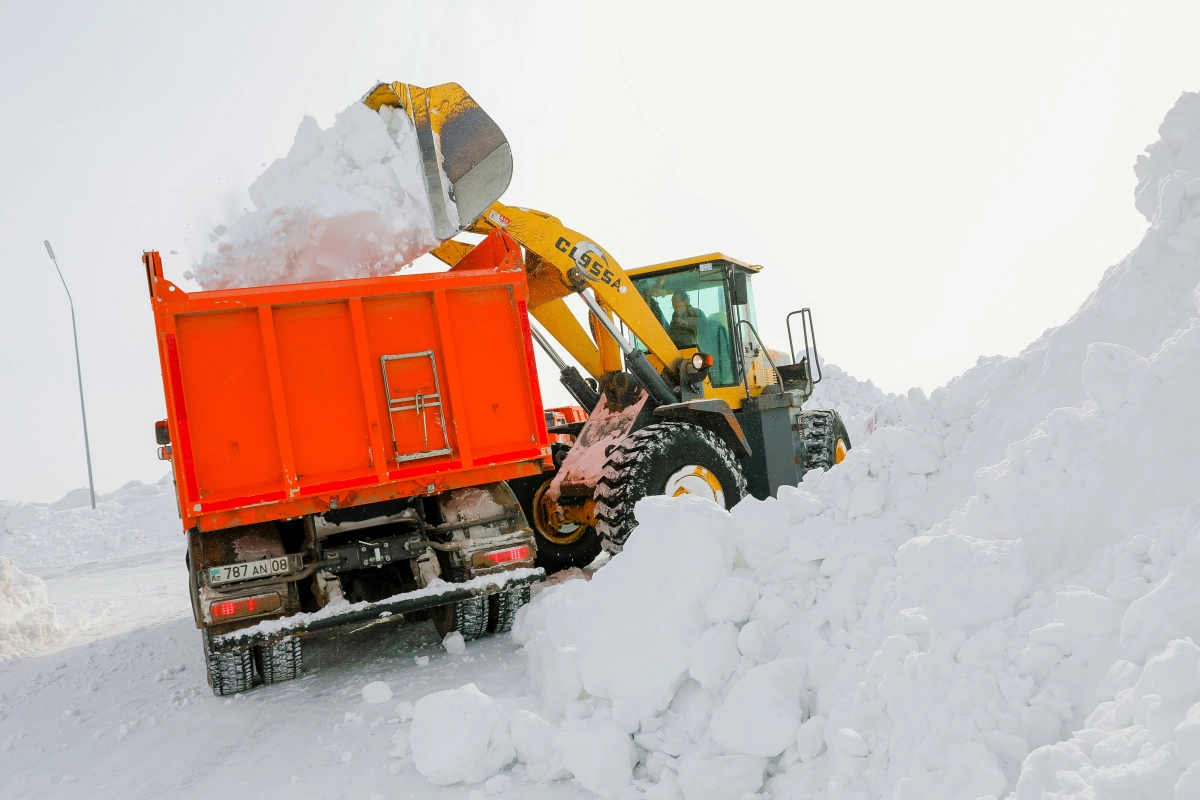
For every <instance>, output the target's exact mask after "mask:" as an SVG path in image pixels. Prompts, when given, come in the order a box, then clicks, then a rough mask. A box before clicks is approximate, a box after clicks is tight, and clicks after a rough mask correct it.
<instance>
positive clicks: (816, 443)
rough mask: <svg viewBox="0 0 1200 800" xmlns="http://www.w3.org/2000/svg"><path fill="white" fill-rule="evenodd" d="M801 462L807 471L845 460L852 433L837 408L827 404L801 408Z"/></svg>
mask: <svg viewBox="0 0 1200 800" xmlns="http://www.w3.org/2000/svg"><path fill="white" fill-rule="evenodd" d="M800 449H801V454H800V462H801V466H803V467H804V471H805V472H808V471H809V470H810V469H829V468H830V467H832V466H834V465H835V464H840V463H842V459H844V458H845V457H846V453H847V452H848V451H849V450H850V435H849V434H848V433H846V425H845V424H844V423H843V422H842V418H841V416H840V415H838V413H837V412H836V411H831V410H829V409H824V408H814V409H812V410H807V411H801V412H800Z"/></svg>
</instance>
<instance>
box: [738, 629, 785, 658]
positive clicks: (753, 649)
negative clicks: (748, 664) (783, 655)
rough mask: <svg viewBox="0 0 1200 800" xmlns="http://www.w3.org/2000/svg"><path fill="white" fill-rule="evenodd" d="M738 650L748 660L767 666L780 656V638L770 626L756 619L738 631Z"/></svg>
mask: <svg viewBox="0 0 1200 800" xmlns="http://www.w3.org/2000/svg"><path fill="white" fill-rule="evenodd" d="M737 648H738V652H740V653H741V654H742V655H744V656H745V657H746V658H748V659H750V660H752V661H756V662H758V663H759V664H765V663H767V662H768V661H773V660H774V659H775V657H776V656H777V655H779V638H778V637H777V636H776V635H775V631H774V630H772V629H771V626H770V625H768V624H767V623H765V622H763V621H762V620H757V619H756V620H754V621H752V622H747V623H746V624H745V625H743V626H742V629H741V630H740V631H738V637H737Z"/></svg>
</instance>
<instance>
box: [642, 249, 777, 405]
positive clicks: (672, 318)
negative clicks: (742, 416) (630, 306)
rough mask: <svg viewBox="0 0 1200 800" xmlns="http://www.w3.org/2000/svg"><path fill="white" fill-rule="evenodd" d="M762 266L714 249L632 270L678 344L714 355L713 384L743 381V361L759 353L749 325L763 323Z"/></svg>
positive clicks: (644, 296)
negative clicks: (757, 303)
mask: <svg viewBox="0 0 1200 800" xmlns="http://www.w3.org/2000/svg"><path fill="white" fill-rule="evenodd" d="M760 269H761V267H757V266H753V265H750V264H745V263H743V262H741V261H736V260H734V259H731V258H729V257H727V256H724V255H722V254H720V253H712V254H710V255H706V256H701V257H699V258H690V259H683V260H680V261H671V262H668V263H666V264H655V265H652V266H649V267H642V268H640V269H634V270H630V272H629V276H630V278H631V279H632V280H633V285H634V287H635V288H636V289H637V290H638V293H639V294H640V295H641V296H642V299H644V300H645V301H646V304H647V305H648V306H650V310H651V311H652V312H654V316H655V318H656V319H657V320H658V322H659V324H661V325H662V326H663V328H664V329H665V330H666V331H667V334H668V335H669V336H670V337H671V341H672V342H674V343H675V346H676V347H678V348H679V349H680V350H683V351H690V350H699V351H700V352H701V353H708V354H709V355H711V356H712V357H713V366H712V368H711V369H710V370H709V379H710V381H711V383H712V386H713V388H714V389H720V388H730V389H733V388H736V387H740V386H742V385H743V383H744V382H745V381H744V378H745V376H744V375H743V365H744V364H745V365H748V364H749V363H750V362H751V361H752V360H753V359H754V357H755V355H757V350H756V348H755V347H754V344H753V343H754V338H755V337H754V336H753V335H752V334H750V333H749V331H748V330H747V327H748V325H749V326H754V327H755V328H757V321H756V319H755V315H754V290H753V288H752V281H751V277H752V276H753V275H755V274H756V273H757V272H758V271H759V270H760ZM743 323H748V325H747V324H743ZM634 341H635V344H636V345H637V346H638V347H640V348H641V349H642V350H643V351H646V350H647V348H646V346H645V345H644V344H642V343H641V342H640V341H637V339H636V337H635V340H634ZM737 405H740V404H735V407H737Z"/></svg>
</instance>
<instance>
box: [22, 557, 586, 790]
mask: <svg viewBox="0 0 1200 800" xmlns="http://www.w3.org/2000/svg"><path fill="white" fill-rule="evenodd" d="M178 556H179V553H178V552H176V551H170V552H169V553H159V554H155V555H154V556H153V557H151V556H145V557H142V558H139V559H136V560H135V561H136V563H134V564H131V565H129V566H127V567H125V568H123V569H119V570H117V571H115V572H113V571H112V570H111V563H106V562H97V563H94V564H90V565H87V567H86V568H83V569H77V570H73V571H71V572H68V573H66V574H62V575H58V576H50V577H49V578H48V580H47V585H48V588H49V591H50V596H51V597H53V598H54V600H55V603H56V604H57V605H58V607H59V609H60V611H62V610H64V609H66V610H67V612H66V613H62V614H60V616H62V617H65V619H64V620H63V621H64V622H65V623H66V624H67V625H68V627H71V630H70V632H69V633H67V634H66V635H65V638H64V639H63V640H62V641H60V642H59V643H57V645H55V646H54V647H56V648H57V649H56V650H55V652H51V653H47V654H43V655H36V656H30V657H26V658H22V659H19V660H15V661H11V662H9V663H5V664H3V665H0V775H3V776H4V780H3V781H0V797H3V798H6V800H7V798H14V799H15V798H31V800H32V798H47V799H48V798H76V797H79V796H80V795H81V793H85V792H86V794H87V796H89V797H93V798H122V800H125V799H127V798H143V797H145V798H151V797H153V798H159V797H172V798H188V797H211V796H212V793H213V786H214V784H219V786H220V787H221V790H222V791H223V792H235V793H237V795H238V796H240V797H246V798H259V797H271V798H274V797H279V798H289V797H297V798H300V797H305V798H312V797H334V796H338V797H346V798H362V799H363V800H368V798H376V797H379V798H388V800H392V798H408V797H447V798H452V797H468V796H470V795H471V793H472V791H479V790H480V789H479V787H471V788H464V787H463V786H461V785H459V786H453V787H445V788H441V787H433V786H430V784H429V783H428V782H427V781H426V780H425V779H424V778H423V777H421V776H420V775H419V774H418V773H416V772H415V771H414V770H413V765H412V759H411V756H409V757H404V758H399V757H395V756H392V755H390V753H391V752H392V750H393V749H394V747H393V744H392V741H391V740H392V736H393V735H394V734H395V733H396V731H398V730H403V731H407V729H408V728H409V727H410V725H409V723H407V722H405V723H404V724H401V723H400V722H399V718H400V712H399V711H398V710H397V706H398V704H399V703H400V702H401V701H409V702H412V701H415V700H417V699H419V698H421V697H422V696H424V695H426V694H428V693H430V692H434V691H438V690H441V689H448V688H458V687H459V686H462V685H463V684H466V683H476V684H478V686H479V687H480V689H481V690H482V691H485V692H488V693H494V694H502V695H505V696H513V697H516V696H520V695H522V694H524V693H525V692H524V690H523V687H524V686H525V684H526V678H525V658H524V654H523V653H521V651H520V648H519V647H517V645H515V644H513V642H512V641H511V640H510V639H508V638H507V637H492V638H490V639H487V640H484V641H480V642H472V643H469V644H468V645H467V651H466V653H465V654H464V655H460V656H451V655H449V654H448V653H446V652H445V650H443V648H442V647H441V644H440V642H439V641H438V640H437V635H436V633H435V632H434V630H433V626H432V625H431V624H430V623H420V624H412V625H403V624H397V623H394V622H391V623H382V624H378V625H375V626H371V627H368V628H365V629H359V630H358V631H357V632H356V633H354V634H353V635H350V636H345V635H343V636H341V637H338V638H334V637H331V636H315V635H314V636H312V637H310V638H309V639H307V640H306V641H305V649H304V657H305V661H306V671H305V674H304V676H303V677H302V678H301V679H300V680H297V681H295V682H292V683H289V684H280V685H276V686H267V687H260V688H258V689H256V690H254V691H253V692H250V693H248V694H246V695H242V696H239V697H237V698H236V699H225V698H216V697H213V695H212V693H211V692H210V691H209V688H208V686H207V684H206V683H205V680H204V667H203V665H202V663H201V660H200V638H199V635H198V633H197V631H196V629H195V626H194V625H193V623H192V620H191V612H190V610H189V608H188V604H187V597H186V593H185V591H184V590H183V587H184V585H185V581H186V573H185V570H184V568H183V564H182V559H181V558H179V557H178ZM89 609H92V610H93V612H94V613H89ZM418 656H428V657H429V659H430V660H429V663H428V664H427V665H424V666H418V665H417V663H416V661H415V659H416V657H418ZM374 680H382V681H385V682H387V683H388V684H389V686H390V687H391V689H392V691H393V692H394V696H393V699H392V700H391V701H390V702H388V703H386V704H382V705H369V704H367V703H365V702H364V701H363V698H362V694H361V690H362V687H363V686H364V685H365V684H366V683H368V682H370V681H374ZM535 795H536V796H539V797H542V796H545V797H579V796H586V795H587V793H586V792H583V791H582V790H581V789H580V788H579V787H578V786H577V785H574V784H569V783H558V784H554V785H552V786H550V787H539V786H537V785H536V784H522V785H521V786H519V787H517V788H515V789H513V790H510V791H509V792H507V793H506V795H505V796H507V797H530V796H535Z"/></svg>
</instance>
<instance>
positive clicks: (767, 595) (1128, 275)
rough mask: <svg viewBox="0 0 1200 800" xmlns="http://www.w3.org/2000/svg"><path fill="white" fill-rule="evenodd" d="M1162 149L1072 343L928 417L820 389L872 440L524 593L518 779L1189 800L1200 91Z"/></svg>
mask: <svg viewBox="0 0 1200 800" xmlns="http://www.w3.org/2000/svg"><path fill="white" fill-rule="evenodd" d="M1161 133H1162V140H1161V141H1160V142H1159V143H1158V144H1156V145H1154V146H1152V147H1151V148H1149V157H1148V158H1144V159H1142V160H1140V161H1139V164H1138V166H1137V173H1138V176H1139V179H1140V181H1141V182H1140V184H1139V188H1138V207H1139V209H1141V210H1142V211H1143V212H1144V213H1146V215H1147V217H1148V219H1150V221H1151V223H1152V227H1151V228H1150V229H1149V230H1148V232H1147V234H1146V237H1145V239H1144V240H1143V242H1142V243H1141V244H1140V245H1139V246H1138V248H1137V249H1136V250H1135V251H1134V252H1133V253H1131V254H1130V255H1129V256H1128V257H1127V258H1126V259H1125V260H1124V261H1122V262H1121V263H1120V264H1118V265H1116V266H1115V267H1113V268H1111V269H1110V270H1109V271H1108V273H1107V274H1106V275H1105V276H1104V278H1103V279H1102V281H1101V283H1100V285H1099V287H1098V288H1097V289H1096V291H1095V292H1094V293H1093V294H1092V296H1091V297H1089V298H1088V300H1087V301H1086V302H1085V303H1084V305H1083V306H1082V307H1081V309H1080V310H1079V311H1078V312H1077V313H1076V314H1075V315H1074V316H1073V317H1072V318H1071V320H1069V321H1068V322H1067V323H1066V324H1064V325H1062V326H1061V327H1058V328H1055V329H1052V330H1050V331H1047V332H1046V333H1045V334H1044V335H1043V336H1042V337H1041V338H1039V339H1038V340H1037V341H1036V342H1034V343H1033V344H1032V345H1031V346H1030V347H1028V348H1027V349H1026V350H1025V351H1024V352H1022V353H1021V354H1020V355H1019V356H1017V357H1014V358H1000V357H995V358H985V359H980V361H979V363H978V364H977V365H976V366H975V367H974V368H972V369H970V370H968V371H967V372H966V373H964V374H963V375H962V376H960V377H959V378H957V379H955V380H953V381H951V382H950V383H949V384H948V385H947V386H946V387H944V388H942V389H938V390H937V391H935V392H933V394H932V396H930V397H926V396H925V395H924V393H922V392H920V391H919V390H914V391H912V392H910V393H909V394H908V395H907V396H903V397H895V396H892V397H883V396H881V395H880V394H879V393H878V392H877V391H876V390H874V387H870V386H869V385H866V384H859V383H857V382H855V381H853V379H850V378H849V377H848V376H845V375H844V374H840V373H834V372H833V371H832V370H830V374H831V376H832V377H831V379H830V385H829V386H828V387H826V388H825V389H824V392H825V395H824V398H823V399H820V398H819V399H817V400H816V401H815V402H816V404H821V403H824V404H828V405H834V406H835V407H837V406H838V405H839V404H840V405H844V406H846V408H845V409H844V410H843V413H846V414H847V415H848V416H849V417H850V418H851V422H852V424H853V425H855V426H860V429H861V431H862V433H863V436H862V437H861V438H855V444H856V447H855V448H854V449H853V450H852V451H851V452H850V454H849V456H848V457H847V459H846V460H845V461H844V462H843V463H842V464H840V465H839V466H838V467H836V468H834V469H832V470H830V471H829V472H827V473H813V474H810V475H808V476H806V479H805V481H804V483H803V484H802V485H801V486H800V487H798V488H795V489H790V488H786V487H785V488H783V489H781V490H780V491H779V496H778V499H770V500H767V501H765V502H763V501H757V500H754V499H747V500H745V501H743V502H742V503H741V504H739V505H738V506H737V507H736V508H734V509H733V510H732V512H728V513H727V512H724V511H721V510H720V509H718V508H716V507H715V506H713V505H711V504H708V503H706V502H705V501H701V500H698V499H695V498H678V499H665V498H651V499H649V500H646V501H643V502H642V503H640V504H639V505H638V507H637V509H636V514H637V519H638V522H639V527H638V529H637V530H636V531H635V533H634V534H633V536H632V537H631V538H630V540H629V543H628V544H627V545H626V548H625V550H624V552H623V553H622V554H620V555H618V556H617V557H615V558H614V559H613V560H612V561H611V562H610V563H609V565H608V566H606V567H605V568H604V569H602V570H600V571H599V572H598V573H597V574H596V575H595V577H594V578H593V579H592V580H591V581H590V582H586V581H568V582H565V583H562V584H560V585H558V586H554V587H551V588H548V589H546V590H545V591H543V592H541V593H539V594H538V595H537V597H536V598H535V599H534V600H533V602H531V603H530V604H529V605H528V606H527V607H526V608H525V610H523V611H522V612H521V614H520V615H519V617H518V620H517V624H516V625H515V626H514V631H513V635H514V638H515V639H516V641H518V642H519V643H521V644H523V646H524V649H525V650H526V652H527V653H528V655H529V673H530V678H531V680H532V682H533V685H534V687H535V688H536V690H537V692H538V697H537V703H536V709H535V710H536V713H535V711H534V710H530V711H527V712H525V714H526V715H525V716H522V717H521V721H520V723H519V725H520V728H521V730H522V731H524V732H526V733H528V732H530V731H532V732H533V734H530V736H529V739H530V741H531V742H532V744H531V745H530V746H517V747H516V756H517V758H518V759H519V760H520V761H521V762H522V766H521V767H517V768H514V772H516V771H517V770H520V769H523V770H524V771H525V775H527V776H528V777H530V778H533V779H537V780H551V779H557V778H565V777H571V776H573V777H574V778H575V779H576V780H578V781H579V782H580V783H582V784H583V785H584V786H585V787H586V788H589V789H591V790H592V791H594V792H596V793H598V794H600V795H601V796H604V797H617V796H629V797H632V796H635V795H638V794H644V796H645V797H647V798H677V797H683V798H686V800H697V799H698V798H707V797H714V798H715V797H738V796H740V795H741V794H743V793H753V792H765V793H767V794H769V796H770V797H772V798H783V797H804V798H829V799H832V798H895V799H896V800H916V799H917V798H922V799H924V798H945V799H946V800H958V799H959V798H986V797H994V798H1003V797H1013V798H1016V800H1043V798H1049V797H1053V798H1059V799H1060V800H1066V799H1067V798H1079V799H1080V800H1082V799H1083V798H1097V799H1100V798H1127V797H1146V798H1170V797H1175V798H1185V797H1187V798H1191V797H1196V796H1200V794H1198V792H1200V766H1196V764H1197V763H1200V705H1197V704H1198V703H1200V648H1197V646H1196V645H1195V644H1194V642H1195V641H1196V640H1197V639H1200V477H1198V476H1200V425H1197V424H1196V421H1195V412H1194V410H1193V409H1194V407H1195V400H1194V398H1195V397H1197V396H1198V394H1200V309H1198V308H1197V304H1198V301H1200V292H1198V289H1200V95H1194V94H1187V95H1184V96H1183V97H1182V98H1181V99H1180V101H1179V103H1178V104H1177V105H1176V107H1175V108H1174V109H1173V110H1172V111H1171V112H1170V113H1169V114H1168V115H1167V118H1166V121H1165V122H1164V124H1163V126H1162V129H1161ZM1147 197H1153V198H1156V199H1155V201H1154V202H1153V203H1150V202H1149V201H1147V200H1146V198H1147ZM856 420H857V421H856ZM868 432H869V435H867V433H868ZM851 434H852V437H854V436H855V431H854V430H852V431H851ZM664 565H669V567H667V566H664ZM516 730H517V725H516V724H515V721H514V720H513V719H510V735H512V736H514V737H515V736H516V735H517V734H516ZM418 738H419V737H418V736H417V732H416V731H415V730H414V736H413V746H414V749H415V748H416V747H417V746H418V745H419V741H418ZM492 763H493V764H494V762H492ZM627 764H628V765H630V766H629V767H627V766H626V765H627ZM502 766H503V765H499V766H489V767H488V768H489V769H491V771H492V772H495V771H496V770H498V769H500V768H501V767H502ZM601 778H602V779H601ZM477 780H478V779H477Z"/></svg>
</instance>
